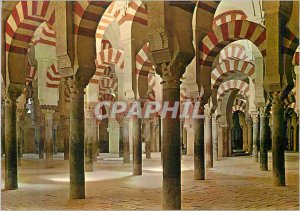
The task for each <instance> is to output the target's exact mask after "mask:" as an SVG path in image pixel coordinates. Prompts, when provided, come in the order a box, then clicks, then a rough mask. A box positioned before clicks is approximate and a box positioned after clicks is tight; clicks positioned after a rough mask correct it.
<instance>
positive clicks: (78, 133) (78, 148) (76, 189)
mask: <svg viewBox="0 0 300 211" xmlns="http://www.w3.org/2000/svg"><path fill="white" fill-rule="evenodd" d="M67 82H68V85H69V86H70V198H71V199H84V198H85V175H84V87H85V86H84V85H82V84H81V82H80V81H79V80H77V79H75V78H68V79H67Z"/></svg>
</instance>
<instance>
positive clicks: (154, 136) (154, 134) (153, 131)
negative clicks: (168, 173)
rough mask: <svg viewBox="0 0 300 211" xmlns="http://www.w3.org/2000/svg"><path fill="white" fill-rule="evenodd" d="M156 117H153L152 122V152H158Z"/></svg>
mask: <svg viewBox="0 0 300 211" xmlns="http://www.w3.org/2000/svg"><path fill="white" fill-rule="evenodd" d="M155 122H156V119H152V120H151V122H150V142H151V152H158V149H157V148H158V144H157V139H156V126H155V125H156V124H155Z"/></svg>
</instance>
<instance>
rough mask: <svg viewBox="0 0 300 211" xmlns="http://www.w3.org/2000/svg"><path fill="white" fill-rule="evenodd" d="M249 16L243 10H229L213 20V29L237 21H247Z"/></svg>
mask: <svg viewBox="0 0 300 211" xmlns="http://www.w3.org/2000/svg"><path fill="white" fill-rule="evenodd" d="M246 19H247V15H246V14H245V13H244V11H243V10H229V11H226V12H223V13H221V14H220V15H217V16H216V17H215V18H214V20H213V28H214V27H217V26H220V25H222V24H224V23H227V22H231V21H236V20H246Z"/></svg>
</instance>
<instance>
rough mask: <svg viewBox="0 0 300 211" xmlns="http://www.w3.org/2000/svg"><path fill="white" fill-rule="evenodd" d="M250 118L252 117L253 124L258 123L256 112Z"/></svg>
mask: <svg viewBox="0 0 300 211" xmlns="http://www.w3.org/2000/svg"><path fill="white" fill-rule="evenodd" d="M251 117H252V121H253V123H257V122H258V121H259V113H258V112H253V113H252V114H251Z"/></svg>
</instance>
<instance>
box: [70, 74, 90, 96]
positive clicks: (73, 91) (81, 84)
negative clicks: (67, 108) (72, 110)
mask: <svg viewBox="0 0 300 211" xmlns="http://www.w3.org/2000/svg"><path fill="white" fill-rule="evenodd" d="M65 81H66V85H67V86H68V88H69V90H70V95H71V96H72V95H77V94H82V95H84V88H85V87H86V85H87V84H88V83H87V82H86V81H85V80H80V79H79V78H76V76H71V77H68V78H65Z"/></svg>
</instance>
